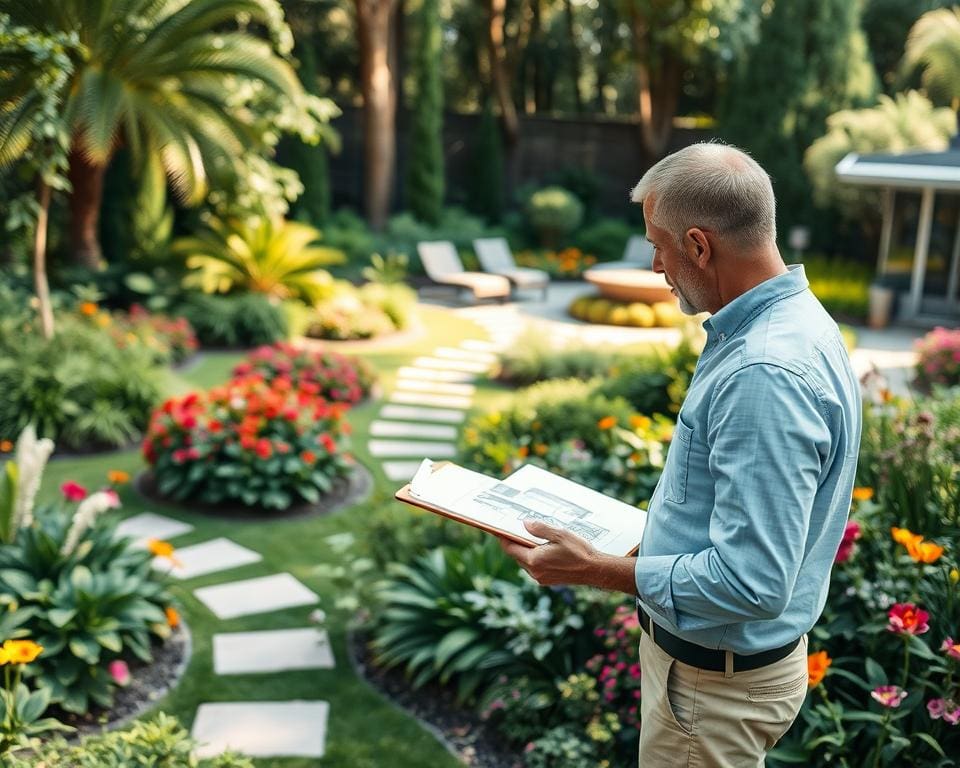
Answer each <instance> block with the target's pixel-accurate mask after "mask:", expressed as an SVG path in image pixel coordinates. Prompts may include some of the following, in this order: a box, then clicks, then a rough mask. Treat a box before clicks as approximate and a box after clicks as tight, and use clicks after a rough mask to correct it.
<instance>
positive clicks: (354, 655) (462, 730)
mask: <svg viewBox="0 0 960 768" xmlns="http://www.w3.org/2000/svg"><path fill="white" fill-rule="evenodd" d="M369 639H370V638H369V637H368V636H367V635H366V634H365V633H363V632H361V631H353V632H350V633H349V635H348V637H347V652H348V654H349V656H350V663H351V665H352V666H353V669H354V671H355V672H356V673H357V676H358V677H359V678H361V679H362V680H365V681H366V682H367V683H368V684H369V685H370V686H371V687H372V688H373V689H374V690H376V691H377V692H379V693H380V694H382V695H383V696H384V697H385V698H387V699H388V700H389V701H390V702H391V703H393V704H394V705H396V706H397V707H399V708H400V709H402V710H403V711H405V712H406V713H407V714H409V715H411V716H413V717H415V718H416V719H417V720H419V721H420V723H421V724H422V725H423V726H424V727H425V728H426V729H427V730H428V731H430V732H431V733H432V734H433V735H434V736H436V737H437V738H438V739H439V740H440V742H441V743H442V744H443V745H444V746H445V747H446V748H447V750H448V751H449V752H451V753H452V754H453V755H454V756H455V757H457V758H458V759H459V760H460V761H461V762H462V763H463V764H464V765H469V766H476V768H522V766H523V759H522V758H520V757H519V756H518V755H517V753H516V751H515V750H511V749H510V748H508V747H506V746H504V743H503V741H504V740H503V736H502V735H500V734H499V733H498V732H497V731H496V730H495V729H494V728H493V727H491V726H490V725H488V724H487V723H486V722H485V721H483V720H482V719H481V718H480V716H479V715H478V714H477V713H476V712H474V711H472V710H470V709H467V708H466V707H464V706H463V705H461V704H458V703H457V701H456V697H455V696H454V693H453V691H451V690H449V689H447V688H443V687H441V686H439V685H436V684H433V683H428V684H427V685H424V686H423V687H422V688H419V689H416V690H414V689H413V688H412V687H411V685H410V681H409V680H408V679H407V678H406V676H405V675H404V674H403V671H402V670H400V669H398V668H394V669H383V668H381V667H378V666H376V665H375V664H374V663H373V655H372V654H371V653H370V650H369V648H368V641H369Z"/></svg>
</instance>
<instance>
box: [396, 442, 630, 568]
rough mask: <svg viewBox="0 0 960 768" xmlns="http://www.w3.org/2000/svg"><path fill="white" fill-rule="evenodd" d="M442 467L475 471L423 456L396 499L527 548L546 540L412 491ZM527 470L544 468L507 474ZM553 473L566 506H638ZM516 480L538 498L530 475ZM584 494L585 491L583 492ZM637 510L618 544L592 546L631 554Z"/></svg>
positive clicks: (621, 534)
mask: <svg viewBox="0 0 960 768" xmlns="http://www.w3.org/2000/svg"><path fill="white" fill-rule="evenodd" d="M445 467H454V468H457V469H463V470H465V471H468V472H470V473H471V474H475V473H473V471H472V470H466V468H465V467H460V465H458V464H456V463H455V462H452V461H430V460H429V459H424V460H423V462H422V463H421V466H420V468H419V469H418V470H417V472H416V473H415V475H414V477H413V478H412V479H411V480H410V482H408V483H407V484H406V485H404V486H403V487H402V488H400V489H399V490H397V491H396V492H395V493H394V498H395V499H396V500H397V501H400V502H403V503H404V504H408V505H410V506H412V507H417V508H418V509H423V510H426V511H427V512H432V513H434V514H436V515H440V516H441V517H446V518H447V519H449V520H453V521H455V522H458V523H464V524H466V525H469V526H470V527H471V528H477V529H479V530H481V531H484V532H486V533H492V534H493V535H494V536H498V537H500V538H503V539H506V540H508V541H512V542H515V543H517V544H520V545H522V546H524V547H527V548H529V549H533V548H535V547H538V546H540V545H541V544H545V543H547V540H546V539H541V538H539V537H537V536H534V535H533V534H530V535H529V536H524V535H523V534H521V533H518V532H517V530H516V528H513V530H510V529H507V528H502V527H499V526H497V525H496V521H486V520H482V519H477V518H476V517H474V516H473V515H469V514H463V513H458V512H455V511H453V510H451V509H450V508H449V505H448V506H441V505H440V504H439V503H437V502H433V501H429V500H427V499H426V498H424V497H423V496H420V495H418V494H417V493H415V492H414V490H413V489H414V488H415V487H416V486H417V484H418V483H419V482H422V481H423V480H424V479H426V478H428V477H429V476H431V475H433V474H435V473H436V472H439V471H440V470H441V469H444V468H445ZM531 470H532V471H534V472H543V471H544V470H542V469H538V468H536V467H532V466H529V465H524V466H523V467H521V468H520V469H519V470H517V471H516V472H515V473H514V474H512V475H510V477H511V478H512V477H514V476H515V475H516V476H520V475H523V474H524V473H525V472H527V473H529V471H531ZM480 474H482V473H480ZM546 474H548V475H553V473H549V472H546ZM485 477H486V478H487V479H489V480H491V481H493V482H494V483H498V482H500V481H498V480H497V479H496V478H493V477H490V476H485ZM554 477H555V478H556V479H559V480H561V481H562V482H563V483H567V484H568V485H569V486H570V487H569V488H568V489H565V495H564V496H563V497H562V498H563V501H564V502H565V505H566V506H571V507H573V508H575V509H576V510H578V511H581V512H585V511H586V509H587V508H589V507H590V506H591V505H592V504H597V503H598V502H601V503H602V504H608V503H609V502H613V503H615V504H619V505H622V506H623V507H624V508H625V511H629V512H633V513H637V512H638V510H636V509H635V508H633V507H632V506H628V505H626V504H624V503H623V502H620V501H618V500H616V499H614V498H612V497H609V496H604V494H601V493H599V492H597V491H594V490H592V489H590V488H587V487H586V486H583V485H581V484H579V483H574V482H572V481H570V480H567V479H565V478H562V477H559V476H554ZM502 482H509V478H505V479H504V480H503V481H502ZM520 482H521V486H523V485H527V487H528V490H530V491H531V492H536V491H537V490H540V491H541V498H542V496H543V495H544V494H543V492H542V489H539V488H537V487H536V486H535V485H534V486H531V485H530V482H531V479H530V478H529V476H528V477H526V479H525V481H520ZM551 490H552V489H551ZM521 493H523V491H521ZM553 493H554V494H556V491H554V492H553ZM584 494H586V496H585V495H584ZM546 495H548V496H549V495H550V492H547V493H546ZM591 497H592V498H591ZM553 498H554V499H556V498H558V497H557V496H556V495H554V497H553ZM601 508H603V507H601ZM574 514H575V516H576V517H582V516H581V515H579V514H576V512H574ZM603 514H605V515H609V514H610V510H609V507H607V508H606V511H605V512H604V513H603ZM615 514H619V511H618V510H617V511H615ZM640 514H642V515H644V519H643V520H642V521H641V522H640V525H639V527H638V526H637V525H635V524H634V525H632V526H624V527H623V528H622V529H620V532H619V533H616V535H615V536H614V542H615V541H617V540H621V541H620V546H613V547H611V546H608V544H609V543H610V542H607V543H606V544H604V545H603V546H601V545H600V544H599V542H598V543H597V544H596V545H595V546H597V548H598V549H599V550H600V551H602V552H606V553H607V554H613V555H616V556H627V557H631V556H633V555H635V554H636V553H637V552H638V551H639V549H640V539H641V538H642V532H643V527H644V525H645V516H646V513H645V512H641V513H640ZM574 523H576V521H574ZM552 524H554V525H555V523H552ZM603 525H609V519H608V520H607V521H604V520H603V519H601V520H600V521H599V523H598V524H591V523H587V524H586V527H593V528H598V526H599V530H600V531H602V530H604V529H603V528H602V526H603ZM562 527H565V528H567V529H568V530H573V528H570V527H567V526H566V525H564V526H562ZM574 527H575V526H574ZM581 527H582V526H581ZM617 529H619V526H613V527H611V528H609V529H607V532H608V533H610V532H614V531H616V530H617ZM573 532H574V533H575V534H578V535H581V536H583V537H584V538H586V539H587V540H588V541H590V537H589V536H587V535H584V534H583V533H579V532H578V531H577V530H573ZM634 536H635V538H634ZM623 539H625V541H623Z"/></svg>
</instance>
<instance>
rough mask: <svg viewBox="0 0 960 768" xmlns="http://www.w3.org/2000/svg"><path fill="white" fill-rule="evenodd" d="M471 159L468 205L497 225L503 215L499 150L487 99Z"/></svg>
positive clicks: (499, 144) (498, 136)
mask: <svg viewBox="0 0 960 768" xmlns="http://www.w3.org/2000/svg"><path fill="white" fill-rule="evenodd" d="M472 160H473V168H472V170H473V173H471V174H470V187H469V202H468V206H469V208H470V210H471V211H473V212H474V213H477V214H479V215H481V216H483V217H484V218H485V219H486V220H487V221H489V222H491V223H495V222H499V221H500V216H501V215H502V214H503V147H502V146H501V142H500V126H499V125H498V123H497V118H496V116H495V115H494V114H493V105H492V103H491V99H487V100H486V102H485V104H484V107H483V112H482V113H481V115H480V125H479V127H478V128H477V133H476V136H475V138H474V144H473V158H472Z"/></svg>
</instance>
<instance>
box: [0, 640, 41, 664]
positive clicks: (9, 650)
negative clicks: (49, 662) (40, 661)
mask: <svg viewBox="0 0 960 768" xmlns="http://www.w3.org/2000/svg"><path fill="white" fill-rule="evenodd" d="M41 653H43V646H42V645H39V644H37V643H35V642H33V640H7V641H6V642H5V643H4V644H3V649H2V654H3V658H4V662H3V663H5V664H29V663H30V662H31V661H33V660H34V659H36V658H37V656H39V655H40V654H41Z"/></svg>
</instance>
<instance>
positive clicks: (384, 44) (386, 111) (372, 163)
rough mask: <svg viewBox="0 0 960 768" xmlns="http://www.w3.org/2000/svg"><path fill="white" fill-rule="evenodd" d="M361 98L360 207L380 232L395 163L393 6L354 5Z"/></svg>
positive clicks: (383, 1)
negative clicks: (391, 30) (391, 28)
mask: <svg viewBox="0 0 960 768" xmlns="http://www.w3.org/2000/svg"><path fill="white" fill-rule="evenodd" d="M356 5H357V36H358V39H359V45H360V80H361V91H362V93H363V112H364V116H363V117H364V119H363V144H364V169H363V171H364V173H363V177H364V198H365V200H364V204H365V205H364V207H365V210H366V214H367V221H368V223H369V224H370V227H371V228H372V229H373V230H374V231H377V232H379V231H380V230H382V229H383V227H384V225H385V224H386V221H387V215H388V214H389V211H390V193H391V191H392V188H393V178H394V164H395V162H396V136H395V133H396V131H395V129H396V123H395V121H396V106H397V105H396V91H395V90H394V84H393V76H392V73H391V71H390V61H389V53H390V27H391V23H390V22H391V21H392V19H393V10H394V6H395V5H396V0H356Z"/></svg>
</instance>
